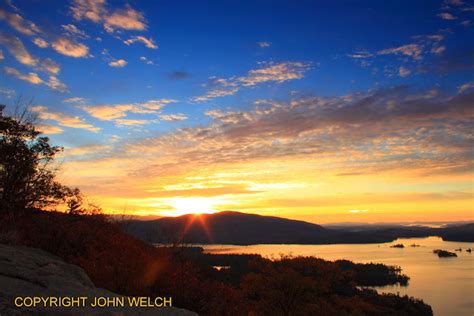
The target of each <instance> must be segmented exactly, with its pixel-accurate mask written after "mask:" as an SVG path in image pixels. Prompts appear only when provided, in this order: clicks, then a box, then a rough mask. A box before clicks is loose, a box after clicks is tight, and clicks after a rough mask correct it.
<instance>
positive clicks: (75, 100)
mask: <svg viewBox="0 0 474 316" xmlns="http://www.w3.org/2000/svg"><path fill="white" fill-rule="evenodd" d="M63 102H65V103H74V104H85V103H86V102H88V99H86V98H81V97H72V98H67V99H64V100H63Z"/></svg>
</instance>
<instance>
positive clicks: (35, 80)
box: [4, 67, 67, 92]
mask: <svg viewBox="0 0 474 316" xmlns="http://www.w3.org/2000/svg"><path fill="white" fill-rule="evenodd" d="M4 70H5V73H6V74H8V75H10V76H14V77H16V78H17V79H20V80H23V81H26V82H29V83H31V84H34V85H39V84H43V85H46V86H48V87H50V88H51V89H53V90H57V91H60V92H66V91H67V86H66V85H65V84H64V83H62V82H61V81H60V80H59V79H58V78H57V77H56V76H49V79H48V80H47V81H45V80H43V79H41V78H40V77H39V76H38V74H37V73H35V72H29V73H27V74H25V73H22V72H20V71H19V70H18V69H15V68H13V67H4Z"/></svg>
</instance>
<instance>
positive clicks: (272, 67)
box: [192, 62, 311, 102]
mask: <svg viewBox="0 0 474 316" xmlns="http://www.w3.org/2000/svg"><path fill="white" fill-rule="evenodd" d="M310 68H311V64H310V63H304V62H283V63H278V64H276V63H267V62H262V63H260V68H257V69H252V70H250V71H248V72H247V74H246V75H245V76H242V77H232V78H229V79H224V78H218V77H210V78H209V83H208V84H207V85H206V86H209V87H210V89H209V90H208V91H207V92H206V93H205V94H204V95H202V96H197V97H193V98H192V101H197V102H202V101H207V100H209V99H213V98H219V97H224V96H229V95H233V94H235V93H237V92H238V91H239V90H240V89H241V88H242V87H253V86H256V85H258V84H261V83H270V82H274V83H283V82H285V81H289V80H295V79H301V78H303V77H304V73H305V72H307V71H308V70H309V69H310Z"/></svg>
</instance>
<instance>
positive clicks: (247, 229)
mask: <svg viewBox="0 0 474 316" xmlns="http://www.w3.org/2000/svg"><path fill="white" fill-rule="evenodd" d="M125 226H126V230H127V231H128V232H129V233H131V234H132V235H135V236H137V237H138V238H141V239H144V240H147V241H150V242H175V241H183V242H190V243H203V244H206V243H218V244H255V243H316V242H317V243H321V242H324V243H325V242H330V241H331V239H332V238H334V237H335V236H333V232H332V231H331V230H328V229H325V228H323V227H321V226H319V225H315V224H311V223H307V222H303V221H295V220H290V219H285V218H279V217H272V216H260V215H254V214H245V213H238V212H220V213H216V214H203V215H199V216H196V215H184V216H180V217H165V218H161V219H158V220H153V221H128V222H127V223H126V224H125Z"/></svg>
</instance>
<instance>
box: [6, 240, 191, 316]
mask: <svg viewBox="0 0 474 316" xmlns="http://www.w3.org/2000/svg"><path fill="white" fill-rule="evenodd" d="M19 296H21V297H23V298H24V297H43V298H47V297H87V299H86V301H87V303H85V304H82V305H84V306H80V307H55V306H53V307H50V306H47V307H44V306H42V305H45V304H39V306H36V307H34V308H33V307H29V308H27V307H16V306H15V304H14V300H15V298H16V297H19ZM97 297H104V298H122V299H123V300H124V301H125V302H127V300H128V298H127V297H123V296H121V295H118V294H115V293H113V292H110V291H107V290H104V289H100V288H96V287H95V286H94V284H93V283H92V281H91V280H90V279H89V277H88V276H87V274H86V273H85V272H84V270H83V269H81V268H80V267H78V266H76V265H72V264H68V263H65V262H64V261H63V260H62V259H61V258H59V257H56V256H54V255H52V254H49V253H47V252H45V251H42V250H39V249H35V248H28V247H20V246H7V245H2V244H0V315H2V316H4V315H5V316H10V315H11V316H16V315H22V316H23V315H62V316H68V315H71V316H72V315H104V316H105V315H110V316H113V315H117V316H118V315H120V316H128V315H130V316H131V315H182V316H187V315H190V316H191V315H193V316H194V315H197V314H196V313H194V312H190V311H187V310H185V309H179V308H175V307H130V306H128V304H125V307H100V308H99V307H95V308H93V307H91V306H90V305H91V304H92V303H93V301H94V299H95V298H97ZM46 305H48V304H46Z"/></svg>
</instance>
